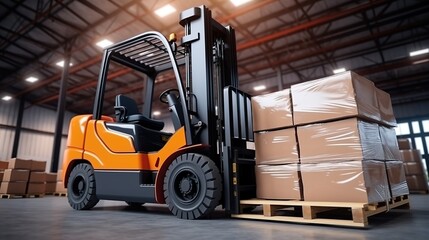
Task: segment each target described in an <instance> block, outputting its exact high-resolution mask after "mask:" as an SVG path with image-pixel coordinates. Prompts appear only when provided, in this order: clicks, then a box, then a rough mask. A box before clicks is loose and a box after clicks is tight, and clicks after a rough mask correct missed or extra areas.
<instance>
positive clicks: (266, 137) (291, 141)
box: [255, 128, 299, 164]
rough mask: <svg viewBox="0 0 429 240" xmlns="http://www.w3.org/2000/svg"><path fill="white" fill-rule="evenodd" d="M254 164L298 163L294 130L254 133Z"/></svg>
mask: <svg viewBox="0 0 429 240" xmlns="http://www.w3.org/2000/svg"><path fill="white" fill-rule="evenodd" d="M255 153H256V158H255V160H256V164H287V163H299V157H298V146H297V142H296V134H295V128H287V129H282V130H275V131H269V132H259V133H255Z"/></svg>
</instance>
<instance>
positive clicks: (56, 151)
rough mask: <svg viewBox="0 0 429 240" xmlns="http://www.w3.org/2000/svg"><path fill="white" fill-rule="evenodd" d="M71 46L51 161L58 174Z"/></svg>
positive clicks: (65, 70)
mask: <svg viewBox="0 0 429 240" xmlns="http://www.w3.org/2000/svg"><path fill="white" fill-rule="evenodd" d="M71 46H72V44H71V43H70V45H68V46H66V47H65V49H64V50H65V51H64V52H65V54H64V55H65V56H64V68H63V73H62V76H61V85H60V93H59V100H58V106H57V122H56V124H55V133H54V148H53V150H52V159H51V172H57V170H58V163H59V158H60V149H61V140H62V134H63V123H64V110H65V105H66V94H67V80H68V76H69V64H70V55H71Z"/></svg>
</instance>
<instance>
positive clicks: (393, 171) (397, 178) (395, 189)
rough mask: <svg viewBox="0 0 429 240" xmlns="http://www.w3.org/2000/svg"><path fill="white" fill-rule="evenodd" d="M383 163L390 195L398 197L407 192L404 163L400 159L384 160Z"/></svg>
mask: <svg viewBox="0 0 429 240" xmlns="http://www.w3.org/2000/svg"><path fill="white" fill-rule="evenodd" d="M385 164H386V170H387V180H388V181H389V189H390V195H391V196H392V197H399V196H403V195H407V194H409V193H410V191H409V190H408V185H407V179H406V178H405V169H404V163H403V162H402V161H386V162H385Z"/></svg>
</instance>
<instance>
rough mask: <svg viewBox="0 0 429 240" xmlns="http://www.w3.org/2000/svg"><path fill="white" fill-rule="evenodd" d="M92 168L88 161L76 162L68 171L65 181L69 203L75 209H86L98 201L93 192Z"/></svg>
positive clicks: (93, 178)
mask: <svg viewBox="0 0 429 240" xmlns="http://www.w3.org/2000/svg"><path fill="white" fill-rule="evenodd" d="M95 193H96V192H95V177H94V169H93V168H92V166H91V165H90V164H88V163H79V164H77V165H76V166H75V167H74V168H73V170H72V171H71V173H70V176H69V180H68V183H67V197H68V201H69V204H70V206H71V207H72V208H74V209H76V210H88V209H91V208H93V207H94V206H95V205H96V204H97V203H98V201H99V200H98V198H97V196H96V194H95Z"/></svg>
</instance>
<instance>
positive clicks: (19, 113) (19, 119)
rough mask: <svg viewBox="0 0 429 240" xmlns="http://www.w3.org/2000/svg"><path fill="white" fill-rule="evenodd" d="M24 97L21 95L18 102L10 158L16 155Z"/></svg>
mask: <svg viewBox="0 0 429 240" xmlns="http://www.w3.org/2000/svg"><path fill="white" fill-rule="evenodd" d="M24 106H25V97H24V96H22V98H21V100H20V102H19V109H18V118H17V119H16V127H15V138H14V140H13V148H12V156H11V157H12V158H16V157H17V156H18V148H19V138H20V137H21V128H22V118H23V116H24Z"/></svg>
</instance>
